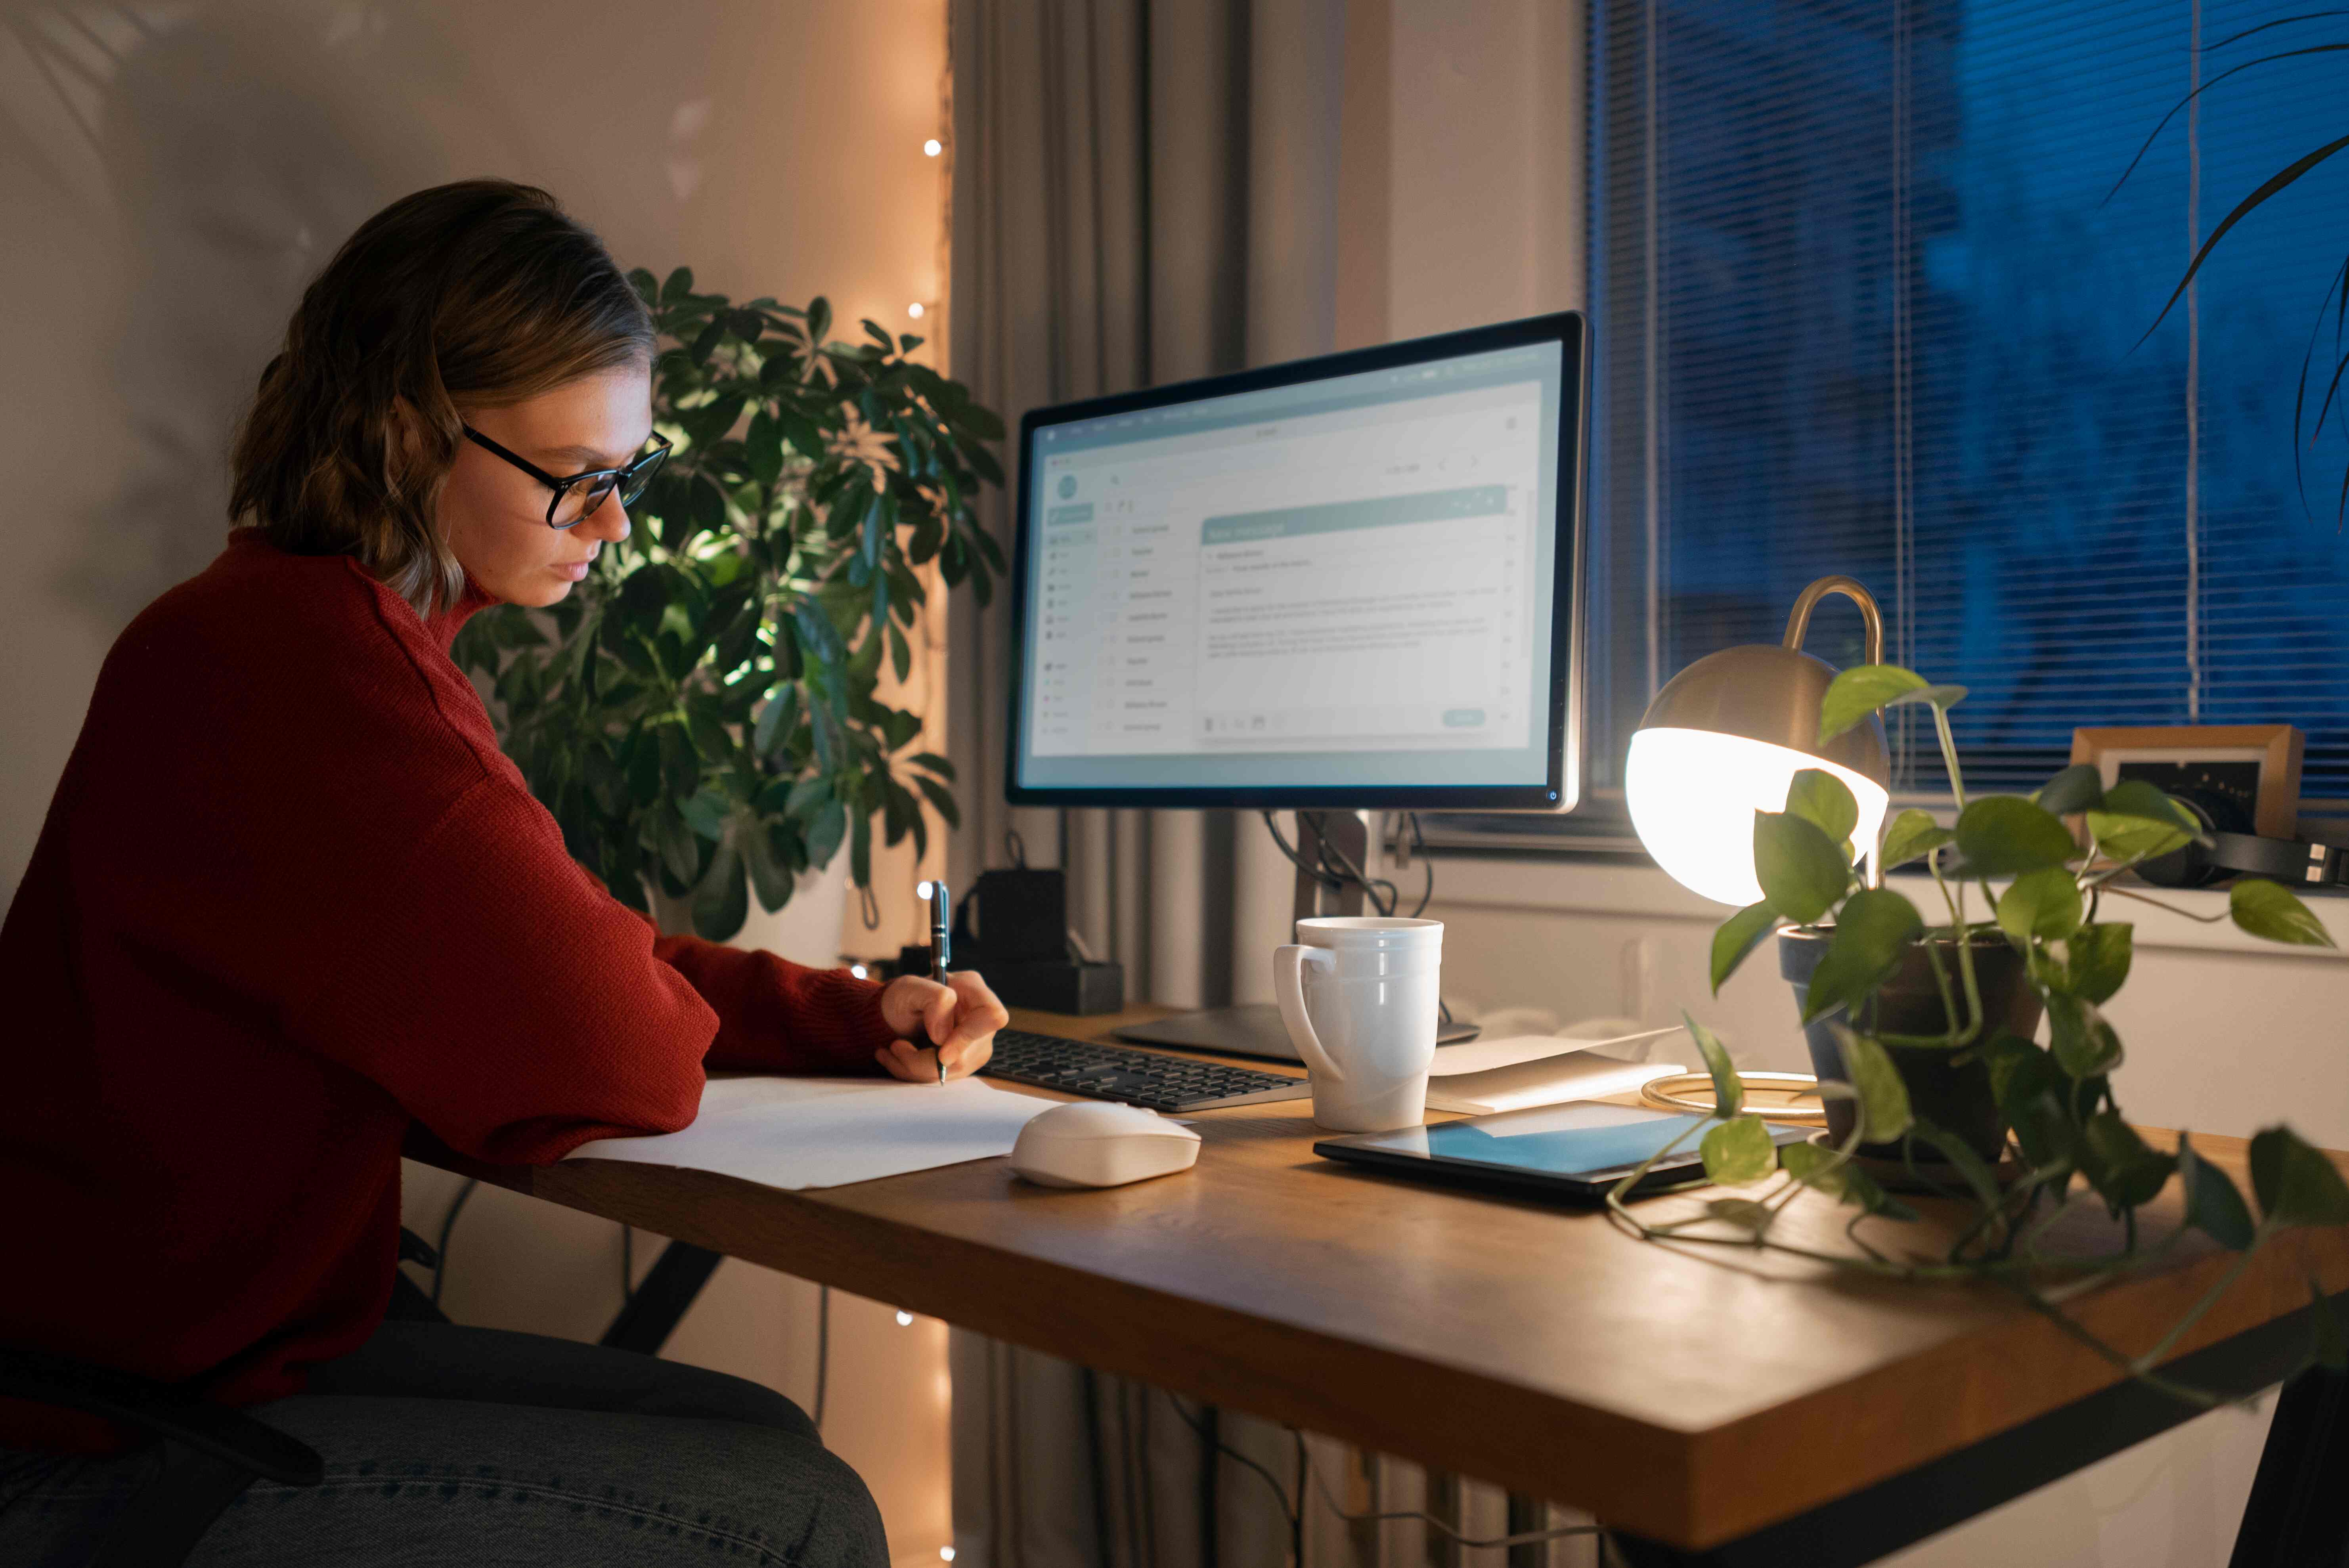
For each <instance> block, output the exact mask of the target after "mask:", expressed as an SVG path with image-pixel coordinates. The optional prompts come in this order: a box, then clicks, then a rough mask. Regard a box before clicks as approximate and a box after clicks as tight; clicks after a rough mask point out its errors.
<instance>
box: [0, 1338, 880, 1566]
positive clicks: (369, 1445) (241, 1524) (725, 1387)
mask: <svg viewBox="0 0 2349 1568" xmlns="http://www.w3.org/2000/svg"><path fill="white" fill-rule="evenodd" d="M251 1413H252V1414H253V1415H254V1417H256V1418H259V1419H261V1420H264V1421H266V1422H268V1423H269V1424H270V1425H272V1426H274V1427H278V1428H280V1429H284V1430H285V1431H287V1432H289V1433H291V1434H293V1435H294V1436H295V1437H296V1438H299V1439H301V1440H302V1441H304V1442H305V1443H307V1444H309V1445H310V1446H311V1447H312V1448H314V1449H316V1450H317V1451H318V1454H319V1456H320V1457H321V1458H322V1459H323V1460H325V1461H326V1480H325V1481H324V1482H323V1483H322V1484H320V1485H318V1486H315V1487H288V1486H281V1485H278V1484H277V1483H275V1482H274V1481H268V1480H256V1481H254V1483H253V1484H252V1485H251V1486H250V1487H248V1488H247V1489H246V1490H245V1491H244V1493H243V1496H241V1497H240V1498H239V1499H238V1500H237V1501H235V1502H234V1503H232V1504H231V1505H230V1506H229V1508H228V1510H227V1511H226V1512H224V1513H222V1515H221V1516H220V1518H219V1520H218V1521H217V1522H215V1523H214V1524H213V1525H212V1529H211V1530H210V1531H208V1532H206V1533H205V1535H204V1537H203V1539H202V1541H200V1542H197V1544H196V1548H195V1551H194V1552H193V1553H191V1555H190V1556H189V1558H188V1560H187V1561H188V1563H189V1564H190V1568H230V1565H235V1568H264V1565H269V1568H277V1565H281V1564H285V1565H291V1564H297V1563H319V1564H349V1565H352V1568H371V1565H373V1564H378V1563H380V1564H386V1565H388V1564H394V1563H398V1564H402V1565H431V1564H443V1563H446V1564H452V1565H453V1564H460V1563H461V1564H466V1565H469V1568H471V1565H473V1564H481V1565H485V1568H488V1565H493V1568H538V1565H540V1564H548V1565H553V1564H564V1565H565V1568H601V1565H603V1564H607V1563H631V1564H651V1565H657V1564H664V1563H688V1562H690V1563H718V1562H724V1563H758V1564H769V1563H773V1564H786V1565H789V1568H886V1565H887V1563H888V1560H889V1554H888V1549H887V1545H886V1543H885V1541H884V1539H883V1536H882V1532H881V1516H880V1514H879V1512H878V1511H876V1510H875V1509H874V1506H873V1499H872V1496H871V1494H869V1493H868V1492H867V1491H865V1490H864V1482H863V1481H862V1480H859V1479H858V1478H857V1475H856V1472H855V1471H854V1470H850V1469H849V1468H848V1467H847V1466H846V1465H844V1464H843V1463H842V1462H841V1461H840V1460H837V1459H835V1458H834V1457H833V1455H832V1454H830V1453H828V1452H827V1451H825V1449H824V1447H823V1443H822V1442H821V1441H820V1440H819V1439H817V1437H816V1432H815V1428H814V1426H813V1425H812V1423H811V1422H810V1421H809V1420H808V1418H807V1417H806V1416H804V1415H803V1414H802V1413H801V1411H800V1409H799V1407H797V1406H796V1405H793V1404H792V1402H791V1401H790V1400H788V1399H786V1398H783V1397H782V1396H781V1395H780V1394H777V1393H775V1392H773V1391H772V1390H771V1389H768V1388H763V1387H760V1386H758V1385H757V1384H754V1383H749V1382H745V1381H743V1380H742V1379H740V1378H739V1377H727V1376H725V1375H723V1374H721V1373H717V1372H709V1371H705V1370H703V1369H701V1368H699V1367H685V1366H680V1365H678V1364H677V1363H675V1362H669V1361H660V1360H657V1359H655V1358H653V1357H648V1356H638V1355H636V1354H634V1353H632V1352H629V1351H625V1350H606V1349H604V1348H602V1347H600V1346H592V1345H576V1344H573V1343H571V1342H569V1341H567V1340H559V1339H546V1338H542V1337H540V1336H536V1335H529V1334H512V1333H507V1332H504V1331H502V1330H499V1329H490V1328H463V1327H458V1326H453V1325H449V1324H439V1323H414V1322H388V1323H386V1324H385V1325H384V1326H383V1327H382V1328H381V1329H379V1330H378V1332H377V1333H376V1335H375V1336H374V1337H373V1338H371V1339H370V1340H368V1341H367V1344H366V1345H365V1346H361V1347H360V1348H359V1350H358V1351H357V1352H356V1353H355V1354H353V1355H350V1356H347V1357H343V1358H342V1359H341V1360H338V1361H330V1362H326V1363H325V1364H323V1365H321V1366H319V1367H315V1368H313V1370H312V1372H311V1377H310V1386H309V1388H308V1391H307V1392H305V1393H303V1394H299V1395H296V1396H295V1397H294V1398H288V1399H279V1400H276V1401H274V1402H273V1403H271V1404H266V1405H260V1406H256V1407H254V1408H253V1410H252V1412H251ZM161 1463H162V1460H161V1456H160V1449H155V1448H151V1447H150V1448H147V1449H139V1450H136V1451H133V1452H129V1453H124V1454H109V1455H100V1456H82V1455H59V1454H37V1453H26V1452H20V1451H16V1450H12V1449H0V1565H5V1568H16V1565H17V1564H28V1565H29V1564H38V1565H40V1568H78V1565H79V1564H82V1563H87V1562H88V1560H89V1558H90V1556H91V1555H92V1553H95V1552H96V1550H97V1548H98V1542H100V1541H101V1540H102V1539H103V1537H104V1535H105V1533H106V1531H107V1529H108V1528H109V1525H110V1524H111V1522H113V1520H114V1519H115V1518H116V1517H117V1516H118V1515H119V1512H120V1511H122V1510H123V1509H124V1508H125V1507H126V1506H128V1505H129V1503H130V1501H131V1500H132V1498H133V1497H134V1496H135V1494H136V1493H137V1492H138V1491H139V1489H140V1486H141V1485H143V1484H144V1483H145V1482H146V1481H147V1480H149V1479H150V1478H151V1477H152V1476H153V1475H154V1474H155V1473H156V1472H157V1471H158V1470H160V1467H161Z"/></svg>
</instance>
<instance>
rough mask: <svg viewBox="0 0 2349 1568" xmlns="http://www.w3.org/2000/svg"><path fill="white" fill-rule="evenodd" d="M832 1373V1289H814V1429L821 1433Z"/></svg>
mask: <svg viewBox="0 0 2349 1568" xmlns="http://www.w3.org/2000/svg"><path fill="white" fill-rule="evenodd" d="M831 1372H832V1287H831V1286H830V1285H828V1284H820V1285H818V1286H816V1287H815V1429H816V1431H817V1433H818V1434H819V1435H821V1434H822V1433H823V1395H824V1384H825V1382H826V1381H827V1380H828V1378H829V1377H830V1374H831Z"/></svg>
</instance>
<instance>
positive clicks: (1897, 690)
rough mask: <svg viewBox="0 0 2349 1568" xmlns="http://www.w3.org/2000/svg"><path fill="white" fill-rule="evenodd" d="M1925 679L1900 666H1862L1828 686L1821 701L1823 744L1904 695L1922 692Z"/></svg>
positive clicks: (1838, 676)
mask: <svg viewBox="0 0 2349 1568" xmlns="http://www.w3.org/2000/svg"><path fill="white" fill-rule="evenodd" d="M1926 684H1927V683H1926V680H1925V677H1924V676H1920V675H1919V674H1917V673H1916V672H1915V671H1913V670H1904V669H1902V668H1901V667H1900V666H1899V665H1857V666H1855V667H1853V668H1851V669H1847V670H1845V671H1843V672H1842V673H1841V674H1839V675H1837V676H1836V677H1835V679H1834V680H1832V681H1830V682H1828V683H1827V691H1826V696H1825V697H1823V698H1821V699H1820V702H1819V744H1820V745H1822V746H1824V745H1826V743H1827V742H1828V741H1830V740H1833V739H1834V738H1836V737H1837V736H1838V735H1841V734H1842V733H1843V732H1844V731H1845V730H1847V729H1849V728H1851V727H1853V726H1854V725H1856V724H1859V723H1862V722H1864V721H1865V720H1866V719H1867V718H1868V715H1870V714H1872V713H1874V712H1875V711H1876V710H1877V709H1878V708H1879V707H1883V706H1884V705H1885V704H1886V703H1888V702H1890V701H1892V700H1893V699H1894V698H1895V697H1897V696H1900V695H1901V694H1902V693H1904V692H1912V691H1922V690H1924V689H1925V687H1926Z"/></svg>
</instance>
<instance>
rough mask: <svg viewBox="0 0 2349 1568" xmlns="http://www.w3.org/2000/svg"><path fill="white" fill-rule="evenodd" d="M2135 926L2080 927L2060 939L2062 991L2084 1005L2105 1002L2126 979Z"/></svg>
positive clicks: (2114, 924) (2121, 923) (2133, 944)
mask: <svg viewBox="0 0 2349 1568" xmlns="http://www.w3.org/2000/svg"><path fill="white" fill-rule="evenodd" d="M2136 929H2137V928H2136V927H2134V926H2132V925H2129V924H2127V923H2125V922H2111V923H2104V924H2097V925H2084V926H2082V927H2080V929H2079V930H2077V931H2075V932H2074V933H2073V934H2071V935H2070V936H2069V937H2067V938H2066V939H2065V940H2064V951H2065V953H2066V954H2067V958H2068V961H2067V963H2066V965H2065V982H2066V983H2065V987H2064V988H2065V989H2066V990H2068V991H2070V992H2071V994H2072V995H2075V996H2077V997H2079V998H2080V999H2081V1000H2082V1001H2084V1002H2098V1003H2102V1002H2109V1001H2111V1000H2112V999H2113V997H2114V996H2116V995H2118V994H2119V992H2120V988H2121V985H2122V982H2124V981H2126V980H2127V978H2128V972H2129V959H2130V957H2131V955H2132V954H2133V953H2134V952H2135V944H2136Z"/></svg>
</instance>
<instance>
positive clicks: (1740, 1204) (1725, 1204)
mask: <svg viewBox="0 0 2349 1568" xmlns="http://www.w3.org/2000/svg"><path fill="white" fill-rule="evenodd" d="M1704 1212H1706V1213H1708V1214H1710V1215H1712V1216H1713V1218H1714V1219H1716V1220H1719V1221H1721V1222H1723V1223H1724V1224H1731V1225H1735V1226H1737V1227H1738V1228H1739V1229H1741V1230H1747V1231H1759V1230H1761V1229H1763V1228H1764V1226H1766V1225H1768V1224H1769V1222H1770V1206H1769V1205H1768V1204H1767V1203H1757V1202H1754V1200H1753V1199H1751V1198H1714V1199H1712V1200H1710V1201H1709V1202H1706V1204H1705V1206H1704Z"/></svg>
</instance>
